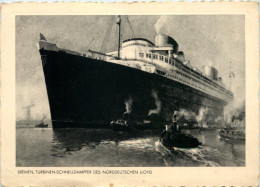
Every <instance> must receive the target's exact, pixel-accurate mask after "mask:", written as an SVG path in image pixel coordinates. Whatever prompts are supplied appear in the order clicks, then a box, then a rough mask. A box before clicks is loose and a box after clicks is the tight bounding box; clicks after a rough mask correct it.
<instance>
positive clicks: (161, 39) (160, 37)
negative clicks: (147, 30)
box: [155, 34, 179, 52]
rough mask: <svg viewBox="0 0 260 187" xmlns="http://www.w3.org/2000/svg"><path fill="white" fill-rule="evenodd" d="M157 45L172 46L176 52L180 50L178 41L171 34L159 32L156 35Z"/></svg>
mask: <svg viewBox="0 0 260 187" xmlns="http://www.w3.org/2000/svg"><path fill="white" fill-rule="evenodd" d="M155 45H156V47H172V48H173V51H174V52H177V51H178V48H179V45H178V43H177V42H176V41H175V40H174V39H173V38H172V37H170V36H167V35H165V34H157V35H156V36H155Z"/></svg>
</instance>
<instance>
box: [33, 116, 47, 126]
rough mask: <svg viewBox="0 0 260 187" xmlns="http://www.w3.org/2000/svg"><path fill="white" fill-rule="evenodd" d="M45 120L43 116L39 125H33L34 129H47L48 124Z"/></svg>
mask: <svg viewBox="0 0 260 187" xmlns="http://www.w3.org/2000/svg"><path fill="white" fill-rule="evenodd" d="M46 120H47V118H46V116H44V117H43V118H42V120H41V122H40V123H39V124H37V125H35V126H34V127H35V128H47V127H48V123H46Z"/></svg>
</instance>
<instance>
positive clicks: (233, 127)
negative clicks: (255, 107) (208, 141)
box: [219, 117, 245, 141]
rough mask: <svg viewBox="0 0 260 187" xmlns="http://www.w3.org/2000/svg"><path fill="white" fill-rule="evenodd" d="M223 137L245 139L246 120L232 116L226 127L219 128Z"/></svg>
mask: <svg viewBox="0 0 260 187" xmlns="http://www.w3.org/2000/svg"><path fill="white" fill-rule="evenodd" d="M219 136H220V138H222V139H227V140H237V141H245V122H244V120H241V119H240V118H238V119H236V117H233V118H232V121H231V123H226V124H225V128H222V129H220V130H219Z"/></svg>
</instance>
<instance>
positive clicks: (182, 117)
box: [178, 109, 197, 122]
mask: <svg viewBox="0 0 260 187" xmlns="http://www.w3.org/2000/svg"><path fill="white" fill-rule="evenodd" d="M196 117H197V116H196V114H195V113H194V112H191V111H187V110H185V109H181V110H180V111H179V112H178V120H179V121H187V120H188V121H192V122H196V121H197V120H196Z"/></svg>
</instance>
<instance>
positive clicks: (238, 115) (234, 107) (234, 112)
mask: <svg viewBox="0 0 260 187" xmlns="http://www.w3.org/2000/svg"><path fill="white" fill-rule="evenodd" d="M224 114H225V121H226V122H227V123H231V122H233V121H234V120H236V121H240V122H244V121H245V102H243V103H240V104H239V105H238V104H236V102H234V101H233V102H230V103H229V104H228V105H227V106H226V107H225V109H224Z"/></svg>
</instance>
